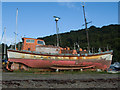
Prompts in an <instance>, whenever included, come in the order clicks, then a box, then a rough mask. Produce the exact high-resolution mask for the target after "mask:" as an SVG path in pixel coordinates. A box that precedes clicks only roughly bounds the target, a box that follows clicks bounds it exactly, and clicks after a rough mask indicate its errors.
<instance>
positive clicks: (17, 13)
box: [15, 8, 18, 50]
mask: <svg viewBox="0 0 120 90" xmlns="http://www.w3.org/2000/svg"><path fill="white" fill-rule="evenodd" d="M17 17H18V8H17V11H16V32H15V50H16V39H17Z"/></svg>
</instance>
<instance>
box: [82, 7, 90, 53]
mask: <svg viewBox="0 0 120 90" xmlns="http://www.w3.org/2000/svg"><path fill="white" fill-rule="evenodd" d="M82 7H83V13H84V20H85V30H86V35H87V42H88V51H89V52H90V44H89V35H88V28H87V24H88V23H87V20H86V17H85V9H84V5H82Z"/></svg>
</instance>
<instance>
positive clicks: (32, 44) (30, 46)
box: [22, 38, 44, 51]
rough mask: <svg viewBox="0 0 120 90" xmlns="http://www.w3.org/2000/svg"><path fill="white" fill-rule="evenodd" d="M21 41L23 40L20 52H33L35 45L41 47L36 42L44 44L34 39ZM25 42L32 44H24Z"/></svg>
mask: <svg viewBox="0 0 120 90" xmlns="http://www.w3.org/2000/svg"><path fill="white" fill-rule="evenodd" d="M22 40H23V47H22V50H27V51H35V50H36V46H37V45H42V44H38V43H37V41H38V40H39V41H43V42H44V40H41V39H34V38H22ZM26 40H34V42H26Z"/></svg>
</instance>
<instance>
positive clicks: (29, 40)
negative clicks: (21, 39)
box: [26, 39, 35, 43]
mask: <svg viewBox="0 0 120 90" xmlns="http://www.w3.org/2000/svg"><path fill="white" fill-rule="evenodd" d="M34 42H35V40H31V39H27V40H26V43H34Z"/></svg>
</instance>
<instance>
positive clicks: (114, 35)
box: [39, 25, 120, 62]
mask: <svg viewBox="0 0 120 90" xmlns="http://www.w3.org/2000/svg"><path fill="white" fill-rule="evenodd" d="M119 28H120V25H109V26H103V27H101V28H98V27H95V26H91V27H90V28H89V31H88V32H89V41H90V48H91V51H92V48H93V50H94V52H97V51H98V48H99V47H100V48H101V49H102V50H103V51H104V50H106V48H107V46H108V48H109V49H112V50H113V62H116V61H119V62H120V48H119V46H120V43H119V42H120V29H119ZM59 37H60V46H61V47H67V46H68V47H70V48H71V49H73V47H74V43H76V42H77V43H78V44H79V45H80V47H81V48H83V49H86V48H87V39H86V31H85V30H84V29H82V30H71V31H70V32H66V33H60V34H59ZM39 38H40V37H39ZM42 39H44V40H45V42H46V44H47V45H56V35H50V36H47V37H43V38H42Z"/></svg>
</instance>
